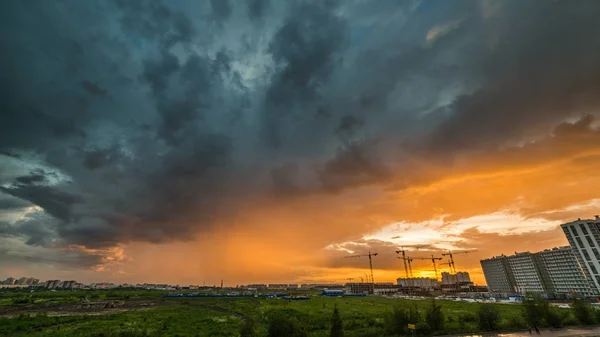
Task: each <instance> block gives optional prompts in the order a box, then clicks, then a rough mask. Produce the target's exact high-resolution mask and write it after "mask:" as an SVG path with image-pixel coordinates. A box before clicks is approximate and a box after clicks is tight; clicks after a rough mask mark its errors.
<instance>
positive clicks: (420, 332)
mask: <svg viewBox="0 0 600 337" xmlns="http://www.w3.org/2000/svg"><path fill="white" fill-rule="evenodd" d="M415 330H416V332H417V336H431V335H432V334H433V329H432V328H431V326H430V325H429V324H427V323H425V322H421V323H417V324H416V325H415Z"/></svg>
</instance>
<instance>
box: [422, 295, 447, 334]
mask: <svg viewBox="0 0 600 337" xmlns="http://www.w3.org/2000/svg"><path fill="white" fill-rule="evenodd" d="M425 321H426V322H427V324H429V326H430V327H431V329H432V330H433V331H441V330H443V329H444V313H443V312H442V306H441V305H439V304H437V302H436V301H435V299H432V300H431V304H430V305H429V307H428V308H427V311H426V312H425Z"/></svg>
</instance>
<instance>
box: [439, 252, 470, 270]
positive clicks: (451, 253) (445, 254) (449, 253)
mask: <svg viewBox="0 0 600 337" xmlns="http://www.w3.org/2000/svg"><path fill="white" fill-rule="evenodd" d="M473 252H476V250H464V251H460V252H453V251H451V250H449V251H448V253H443V254H442V256H448V257H450V263H451V264H452V265H451V266H450V271H451V272H452V273H454V274H456V266H455V264H454V256H453V255H456V254H469V253H473Z"/></svg>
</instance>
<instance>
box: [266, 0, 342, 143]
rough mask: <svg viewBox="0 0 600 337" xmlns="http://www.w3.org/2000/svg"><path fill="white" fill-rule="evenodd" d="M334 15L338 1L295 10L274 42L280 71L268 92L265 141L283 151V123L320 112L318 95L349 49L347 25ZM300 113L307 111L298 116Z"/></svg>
mask: <svg viewBox="0 0 600 337" xmlns="http://www.w3.org/2000/svg"><path fill="white" fill-rule="evenodd" d="M335 9H336V6H335V2H333V1H324V2H310V3H302V4H299V5H296V6H293V8H292V9H291V10H290V13H289V17H288V18H287V19H286V21H285V23H284V24H283V25H282V26H281V28H279V29H278V30H277V32H276V33H275V35H274V36H273V39H272V40H271V43H270V45H269V52H270V53H271V55H272V56H273V60H274V61H275V63H276V64H277V66H278V67H280V69H279V71H277V72H276V73H274V74H273V76H272V78H271V84H270V86H269V88H268V89H267V92H266V105H267V108H266V111H265V117H264V118H265V128H266V129H265V131H264V135H265V137H267V138H266V140H267V142H268V143H269V145H271V146H273V147H278V146H281V145H282V144H281V142H282V135H281V129H280V127H279V125H280V124H282V120H283V122H288V123H293V122H294V121H296V122H300V121H301V120H302V119H305V118H307V117H308V118H310V117H311V115H315V114H316V112H317V107H316V106H315V105H314V103H318V101H319V100H320V93H319V89H320V88H321V87H322V86H323V85H325V84H326V82H327V80H328V79H329V76H330V75H331V73H332V71H333V68H334V67H335V66H336V64H338V62H339V60H340V58H341V53H342V51H343V48H344V46H345V43H346V27H345V22H344V21H343V20H342V19H340V18H339V17H338V16H336V15H334V11H335ZM298 107H300V108H301V110H303V111H301V112H299V111H297V110H296V109H297V108H298ZM311 110H312V111H311ZM313 127H318V123H313Z"/></svg>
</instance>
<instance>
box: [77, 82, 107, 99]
mask: <svg viewBox="0 0 600 337" xmlns="http://www.w3.org/2000/svg"><path fill="white" fill-rule="evenodd" d="M81 86H82V87H83V89H85V91H87V92H88V93H90V94H91V95H95V96H105V95H106V94H107V91H106V90H104V89H102V88H100V87H99V86H98V85H97V84H94V83H92V82H90V81H87V80H86V81H83V82H81Z"/></svg>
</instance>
